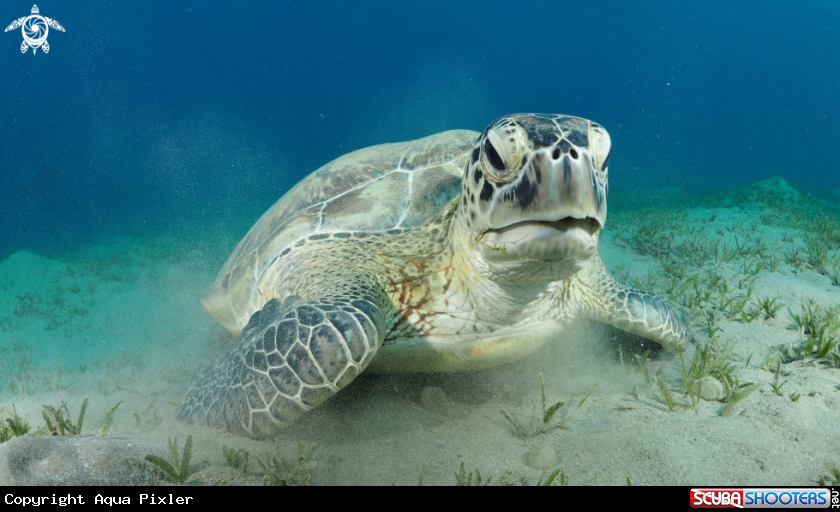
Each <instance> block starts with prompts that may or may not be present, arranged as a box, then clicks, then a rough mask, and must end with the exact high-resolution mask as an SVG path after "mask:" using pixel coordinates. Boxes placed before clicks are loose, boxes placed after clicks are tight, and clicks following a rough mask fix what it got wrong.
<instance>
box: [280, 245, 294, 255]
mask: <svg viewBox="0 0 840 512" xmlns="http://www.w3.org/2000/svg"><path fill="white" fill-rule="evenodd" d="M290 252H292V250H291V249H289V248H288V247H287V248H285V249H283V252H281V253H280V256H285V255H287V254H289V253H290Z"/></svg>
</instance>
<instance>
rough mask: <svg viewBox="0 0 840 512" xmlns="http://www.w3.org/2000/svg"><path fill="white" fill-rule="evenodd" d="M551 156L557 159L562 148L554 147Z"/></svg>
mask: <svg viewBox="0 0 840 512" xmlns="http://www.w3.org/2000/svg"><path fill="white" fill-rule="evenodd" d="M551 158H553V159H555V160H557V159H558V158H560V148H554V151H552V152H551Z"/></svg>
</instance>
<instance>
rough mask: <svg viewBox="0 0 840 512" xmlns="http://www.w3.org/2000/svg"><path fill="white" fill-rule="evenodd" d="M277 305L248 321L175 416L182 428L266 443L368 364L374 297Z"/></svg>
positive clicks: (377, 321) (375, 337) (378, 330)
mask: <svg viewBox="0 0 840 512" xmlns="http://www.w3.org/2000/svg"><path fill="white" fill-rule="evenodd" d="M355 288H356V289H355V292H356V293H355V294H350V293H345V294H342V295H339V296H335V297H322V298H318V299H313V300H308V301H304V300H301V299H300V298H298V297H296V296H291V297H289V298H287V299H286V300H285V301H284V303H283V305H282V306H281V305H280V302H279V301H278V300H277V299H272V300H270V301H269V302H268V303H266V305H265V307H263V309H262V310H261V311H258V312H257V313H254V315H253V316H251V319H250V321H249V322H248V325H247V326H246V327H245V329H243V330H242V333H241V334H240V335H239V336H238V337H237V338H236V340H234V342H233V346H232V347H230V349H229V350H228V351H227V353H226V354H225V355H224V356H223V357H222V359H221V361H220V363H219V365H218V366H216V367H215V368H212V369H210V370H209V371H207V372H205V373H204V375H203V376H202V377H201V378H200V379H199V380H198V381H197V382H196V383H195V384H194V385H193V387H192V389H191V390H190V391H189V393H187V396H186V398H185V399H184V402H183V403H182V404H181V407H180V409H179V411H178V417H179V418H180V419H182V420H186V421H194V422H196V423H201V424H206V425H213V426H216V427H221V428H224V429H226V430H229V431H230V432H234V433H239V434H246V435H250V436H254V437H266V436H269V435H271V434H274V433H276V432H278V431H279V430H280V429H282V428H283V427H285V426H286V425H288V424H289V423H291V422H293V421H294V420H295V419H297V418H298V417H299V416H301V415H302V414H303V413H305V412H306V411H309V410H311V409H312V408H314V407H316V406H317V405H318V404H320V403H321V402H323V401H324V400H326V399H327V398H329V397H331V396H333V395H334V394H335V393H336V392H338V391H339V390H340V389H341V388H343V387H345V386H346V385H347V384H349V383H350V382H351V381H352V380H353V379H355V378H356V376H358V375H359V374H360V373H361V372H362V371H363V370H364V369H365V367H367V365H368V363H370V361H371V359H373V356H374V355H375V354H376V351H377V349H378V348H379V346H380V345H381V344H382V341H383V340H384V339H385V316H384V315H383V313H382V310H381V309H380V306H379V300H378V299H377V298H376V297H375V294H366V293H359V288H360V287H358V286H357V287H355Z"/></svg>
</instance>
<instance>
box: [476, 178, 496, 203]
mask: <svg viewBox="0 0 840 512" xmlns="http://www.w3.org/2000/svg"><path fill="white" fill-rule="evenodd" d="M479 197H480V198H481V200H482V201H489V200H490V198H491V197H493V185H491V184H490V182H489V181H486V180H485V181H484V187H482V188H481V195H480V196H479Z"/></svg>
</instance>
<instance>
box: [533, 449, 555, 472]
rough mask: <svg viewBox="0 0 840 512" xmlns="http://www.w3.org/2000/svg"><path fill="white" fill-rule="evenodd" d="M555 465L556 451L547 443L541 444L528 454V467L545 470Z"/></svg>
mask: <svg viewBox="0 0 840 512" xmlns="http://www.w3.org/2000/svg"><path fill="white" fill-rule="evenodd" d="M555 465H557V452H555V451H554V448H552V447H550V446H548V445H547V444H541V445H539V446H537V447H536V448H534V449H533V450H531V453H529V454H528V467H531V468H534V469H539V470H540V471H545V470H548V469H551V468H553V467H554V466H555Z"/></svg>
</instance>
